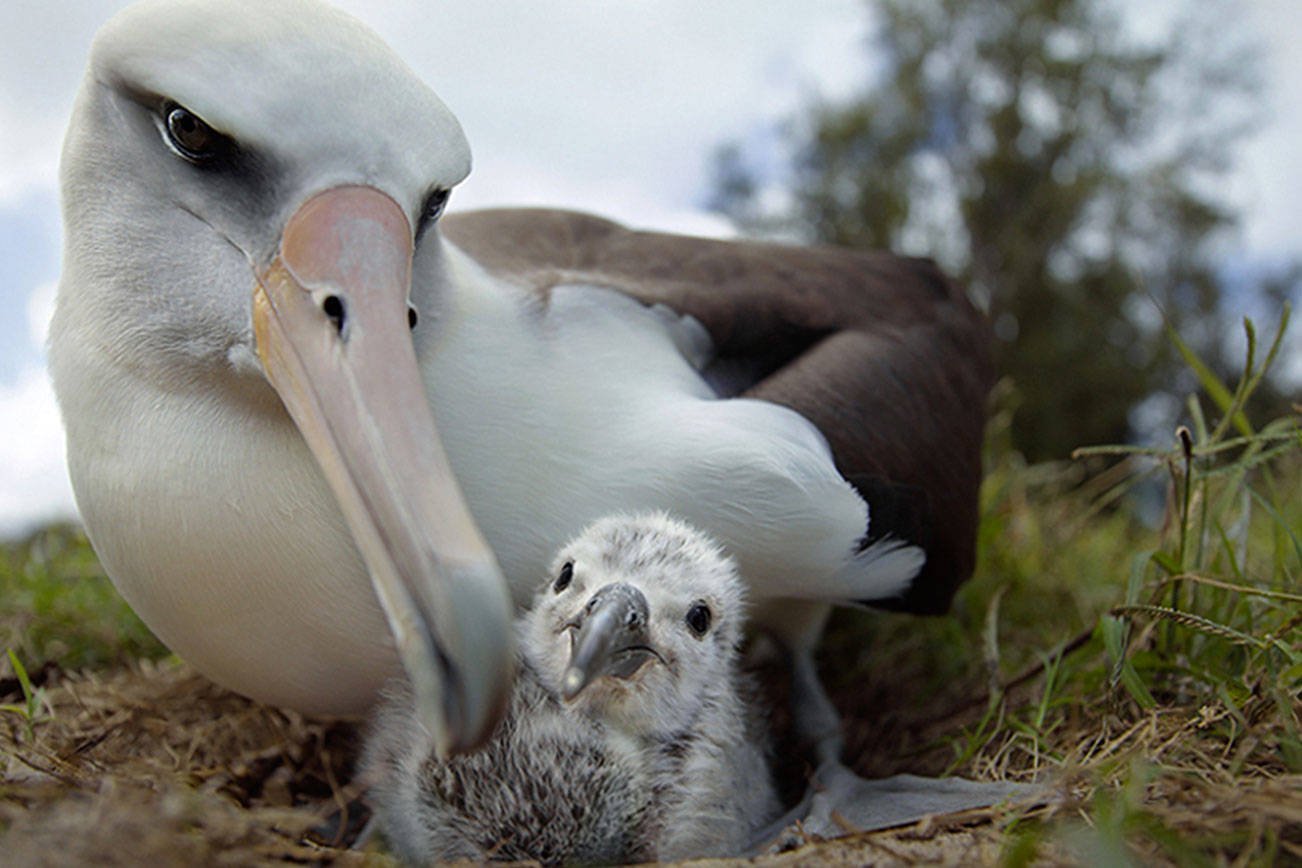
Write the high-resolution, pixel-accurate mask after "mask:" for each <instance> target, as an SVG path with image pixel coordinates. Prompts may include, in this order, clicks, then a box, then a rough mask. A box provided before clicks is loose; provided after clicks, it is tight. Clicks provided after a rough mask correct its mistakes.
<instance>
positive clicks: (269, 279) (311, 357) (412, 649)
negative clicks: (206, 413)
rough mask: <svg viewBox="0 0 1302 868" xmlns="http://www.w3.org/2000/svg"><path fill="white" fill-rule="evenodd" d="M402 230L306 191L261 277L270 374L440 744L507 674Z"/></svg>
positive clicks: (504, 637)
mask: <svg viewBox="0 0 1302 868" xmlns="http://www.w3.org/2000/svg"><path fill="white" fill-rule="evenodd" d="M412 250H413V236H412V229H411V225H410V223H409V222H408V220H407V217H406V215H405V213H404V212H403V210H402V208H400V207H399V206H398V204H397V203H396V202H394V200H393V199H391V198H390V197H389V196H387V195H385V194H384V193H382V192H380V191H378V190H376V189H374V188H371V187H362V186H346V187H336V188H333V189H330V190H326V191H324V192H322V193H318V194H317V195H315V196H313V197H312V198H310V199H308V200H307V201H306V202H305V203H304V204H303V205H302V206H301V207H300V208H299V209H298V211H297V212H296V213H295V214H294V215H293V216H292V217H291V218H290V219H289V221H288V222H287V223H286V224H285V229H284V233H283V235H282V238H281V246H280V252H279V254H278V255H277V256H276V258H275V259H274V260H273V261H272V263H271V265H270V266H268V267H267V268H266V269H265V270H263V271H262V272H261V273H260V274H259V276H258V283H257V285H256V287H255V288H254V291H253V324H254V332H255V335H256V339H257V348H258V355H259V356H260V357H261V359H262V364H263V367H264V369H265V371H266V374H267V378H268V379H269V380H270V381H271V384H272V386H274V387H275V389H276V391H277V392H278V393H279V394H280V397H281V400H282V401H283V402H284V404H285V407H286V408H287V409H288V410H289V414H290V416H291V417H292V418H293V420H294V423H295V424H296V425H297V426H298V429H299V430H300V431H301V432H302V434H303V437H304V439H305V440H306V441H307V443H308V446H309V447H310V448H311V450H312V453H313V454H314V455H315V457H316V460H317V462H318V464H319V465H320V467H321V470H322V472H323V473H324V474H325V476H326V479H327V480H328V482H329V484H330V487H331V489H332V490H333V491H334V495H335V497H336V499H337V500H338V502H339V506H340V508H341V509H342V511H343V514H344V517H345V519H346V520H347V523H348V526H349V528H350V529H351V531H352V535H353V540H354V542H355V543H356V545H357V547H358V549H359V551H360V552H361V554H362V558H363V560H364V561H365V563H366V566H367V568H368V570H369V571H370V576H371V581H372V583H373V585H374V587H375V592H376V596H377V597H378V598H379V601H380V604H381V606H382V607H383V609H384V613H385V615H386V616H387V618H388V621H389V626H390V629H391V630H392V632H393V638H394V642H395V645H396V647H397V650H398V654H399V657H400V659H401V660H402V663H403V666H404V668H405V669H406V671H407V675H408V676H409V678H410V679H411V682H412V688H413V690H414V692H415V695H416V699H417V702H418V703H419V707H420V710H421V713H422V716H423V719H424V720H425V722H426V725H427V726H428V727H429V728H430V730H431V733H432V734H433V736H434V738H435V744H436V746H437V748H438V749H439V751H440V753H442V754H446V753H448V752H451V751H459V750H468V749H470V748H472V747H474V746H476V745H478V744H480V743H481V742H483V741H484V740H485V739H486V738H487V737H488V736H489V735H490V734H491V732H492V729H493V727H494V726H495V725H496V723H497V720H498V718H499V717H500V715H501V712H502V709H503V708H504V707H505V702H506V697H507V692H508V690H509V689H510V684H511V679H512V676H513V673H514V660H515V655H514V648H513V641H512V630H511V613H512V609H511V602H510V598H509V595H508V592H507V587H506V582H505V580H504V579H503V577H502V573H501V570H500V568H499V567H498V565H497V561H496V560H495V558H494V557H493V553H492V551H491V550H490V549H489V548H488V545H487V543H485V542H484V538H483V536H482V535H481V534H480V532H479V529H478V527H477V526H476V524H475V520H474V518H473V517H472V516H471V514H470V510H469V508H468V507H467V505H466V502H465V499H464V497H463V496H462V493H461V488H460V486H459V485H458V483H457V479H456V477H455V475H454V474H453V472H452V468H451V466H450V465H449V464H448V459H447V455H446V454H445V452H444V450H443V445H442V442H441V441H440V440H439V436H438V432H437V429H436V428H435V425H434V417H433V414H432V412H431V411H430V406H429V401H428V399H427V397H426V392H425V386H424V382H423V381H422V379H421V374H420V369H419V366H418V364H417V361H416V354H415V350H414V349H413V345H412V339H411V334H410V327H409V323H408V316H409V312H408V297H409V295H410V289H411V260H412Z"/></svg>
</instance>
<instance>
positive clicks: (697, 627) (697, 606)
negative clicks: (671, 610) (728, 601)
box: [684, 600, 714, 639]
mask: <svg viewBox="0 0 1302 868" xmlns="http://www.w3.org/2000/svg"><path fill="white" fill-rule="evenodd" d="M713 617H714V616H713V614H712V613H711V612H710V607H709V606H707V605H706V604H705V601H704V600H697V601H696V602H695V603H692V607H691V608H690V609H688V610H687V617H686V618H685V619H684V620H686V621H687V629H689V630H691V631H692V632H693V633H694V634H695V635H696V637H697V638H698V639H699V638H700V637H701V636H704V635H705V631H706V630H708V629H710V621H711V620H712V619H713Z"/></svg>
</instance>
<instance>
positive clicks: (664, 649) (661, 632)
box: [522, 513, 744, 737]
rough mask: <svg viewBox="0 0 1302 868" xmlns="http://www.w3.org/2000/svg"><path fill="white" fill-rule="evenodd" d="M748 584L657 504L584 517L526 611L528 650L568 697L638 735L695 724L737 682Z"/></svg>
mask: <svg viewBox="0 0 1302 868" xmlns="http://www.w3.org/2000/svg"><path fill="white" fill-rule="evenodd" d="M743 594H744V592H743V585H742V581H741V578H740V577H739V576H738V574H737V570H736V567H735V566H734V565H733V562H732V560H731V559H729V558H728V557H727V556H726V555H725V554H724V553H723V552H722V550H721V549H720V548H719V547H718V546H717V545H716V544H715V543H714V542H712V541H711V540H710V539H709V538H707V537H706V536H704V535H703V534H701V533H700V532H699V531H697V530H695V529H693V528H691V527H689V526H687V525H685V524H683V523H682V522H679V521H676V520H674V519H672V518H669V517H668V516H666V515H664V514H663V513H651V514H648V515H642V516H636V517H627V516H613V517H609V518H605V519H601V520H599V521H597V522H595V523H594V524H592V525H590V526H589V527H588V528H587V529H585V530H584V531H583V532H582V533H580V534H579V536H578V537H577V538H575V539H574V540H573V541H572V542H571V543H570V544H569V545H567V546H565V548H564V549H562V551H561V553H560V555H559V556H558V557H557V560H556V563H555V569H554V570H553V573H552V575H551V577H550V578H549V579H548V582H547V584H546V586H544V587H543V588H542V589H541V590H540V591H539V592H538V595H537V598H536V600H535V602H534V607H533V609H531V610H530V612H529V614H528V615H527V616H525V620H524V624H523V637H522V648H523V651H524V655H525V659H526V660H527V661H528V662H529V664H530V665H531V666H532V667H533V668H534V669H535V670H536V671H537V672H538V674H539V677H540V678H541V679H542V682H543V683H544V685H546V686H547V687H548V688H549V689H550V690H552V691H554V692H555V693H556V694H557V695H559V696H560V697H561V698H562V699H563V700H564V701H566V702H567V703H571V704H573V705H574V706H575V707H577V708H579V709H580V710H582V711H584V712H586V713H588V714H591V715H593V716H597V717H601V718H602V719H604V720H607V721H609V722H611V723H613V724H615V725H617V726H619V727H620V728H621V729H623V730H625V731H627V732H630V733H634V734H637V735H639V736H652V737H672V736H674V735H676V734H678V733H681V732H683V731H685V730H687V729H689V728H690V727H692V726H693V725H694V724H695V723H696V722H697V721H699V720H700V719H701V716H702V714H703V712H704V710H706V709H707V708H709V707H711V706H712V705H717V701H718V700H717V697H718V696H719V694H720V692H721V691H727V690H731V689H733V688H734V686H735V677H736V675H735V664H736V660H737V645H738V643H739V641H740V639H741V624H742V616H743V611H742V610H743V601H744V597H743Z"/></svg>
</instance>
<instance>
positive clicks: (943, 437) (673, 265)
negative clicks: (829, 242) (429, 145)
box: [442, 209, 993, 613]
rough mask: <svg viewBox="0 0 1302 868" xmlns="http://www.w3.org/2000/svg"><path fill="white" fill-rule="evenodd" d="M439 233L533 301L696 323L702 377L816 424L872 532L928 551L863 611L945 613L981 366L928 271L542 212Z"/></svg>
mask: <svg viewBox="0 0 1302 868" xmlns="http://www.w3.org/2000/svg"><path fill="white" fill-rule="evenodd" d="M442 228H443V233H444V235H445V236H446V237H447V238H448V239H449V240H451V241H452V242H453V243H454V244H456V245H457V246H458V247H460V248H461V249H463V250H464V251H466V252H467V253H468V254H470V255H471V256H472V257H474V258H475V259H476V260H478V261H479V262H480V263H481V264H482V265H483V266H484V267H485V268H486V269H487V270H489V271H490V272H492V273H494V274H496V275H498V276H500V277H503V278H507V279H510V280H513V281H516V282H518V283H520V284H522V285H524V286H527V287H529V288H531V289H534V290H536V291H538V292H540V293H543V294H545V293H546V292H547V291H548V290H550V289H551V288H552V287H554V286H557V285H559V284H563V283H588V284H595V285H600V286H608V287H611V288H614V289H618V290H620V291H621V292H625V293H627V294H628V295H631V296H633V297H635V298H638V299H640V300H642V301H644V302H646V303H654V302H661V303H663V304H666V305H668V306H670V307H672V308H674V309H675V310H677V311H680V312H682V313H687V314H691V315H692V316H694V317H696V318H697V319H698V320H700V321H701V323H702V324H704V326H705V327H706V329H707V330H708V331H709V333H710V335H711V336H712V337H713V339H714V342H715V348H716V351H717V353H718V358H717V359H716V360H715V362H714V363H713V364H712V365H711V369H710V370H707V376H710V377H711V379H712V380H713V381H715V382H716V383H721V384H724V388H725V389H726V390H727V391H729V392H730V393H740V394H745V395H747V396H749V397H755V398H763V399H765V400H769V401H773V402H775V403H778V404H783V405H785V406H787V407H790V408H792V409H794V410H796V411H797V412H799V413H801V414H802V415H804V416H805V417H806V418H807V419H809V420H810V421H811V422H813V423H814V424H815V425H816V426H818V428H819V429H820V430H821V431H822V432H823V434H824V436H826V437H827V440H828V442H829V443H830V444H831V447H832V451H833V453H834V455H835V457H836V462H837V466H838V468H839V469H840V471H841V473H842V474H843V475H844V476H845V477H846V478H847V479H848V480H849V481H850V482H852V483H853V484H854V485H855V486H856V488H858V490H859V491H860V492H861V493H862V494H863V495H864V497H865V499H867V500H868V503H869V508H870V516H871V517H870V528H871V532H870V535H869V536H870V538H871V539H875V538H878V537H881V536H884V535H886V534H888V533H889V534H892V535H894V536H896V537H901V538H904V539H908V540H909V541H911V542H915V543H918V544H920V545H922V546H923V547H924V548H925V549H926V552H927V562H926V566H925V567H924V568H923V571H922V573H921V575H920V576H919V577H918V579H917V580H916V581H915V582H914V584H913V586H912V587H911V589H910V590H909V592H908V593H907V594H906V595H905V596H904V597H903V598H901V599H899V600H893V601H872V602H873V604H874V605H882V606H885V607H887V608H895V609H903V610H906V611H913V612H926V613H936V612H943V611H945V610H946V609H947V608H948V606H949V603H950V599H951V598H952V597H953V594H954V591H955V590H956V589H957V588H958V586H959V584H960V583H962V582H963V581H964V580H965V579H967V577H968V576H969V575H971V572H972V568H973V564H974V559H975V545H976V524H977V488H978V485H979V484H980V480H981V438H982V434H983V430H984V425H985V410H986V397H987V393H988V392H989V389H990V386H991V383H992V380H993V366H992V363H991V357H990V346H989V340H990V339H989V332H988V327H987V323H986V321H985V318H984V317H983V316H982V315H981V314H980V313H979V312H978V311H977V310H976V309H975V308H974V307H973V306H972V304H971V302H970V301H969V300H968V299H967V297H966V295H965V294H964V292H963V291H962V290H961V289H960V288H959V287H958V286H956V285H955V284H954V283H952V282H951V281H949V280H948V279H946V278H945V277H944V275H942V274H941V273H940V272H939V271H938V270H937V269H936V267H935V266H934V265H933V264H932V263H931V262H930V261H927V260H921V259H909V258H904V257H899V256H894V255H891V254H886V253H866V252H860V251H852V250H846V249H841V248H833V247H792V246H786V245H779V244H767V243H759V242H749V241H738V242H733V241H714V240H708V239H702V238H689V237H684V236H676V235H666V234H661V233H655V232H634V231H630V230H628V229H625V228H624V227H622V226H620V225H618V224H616V223H612V222H610V221H607V220H602V219H600V218H597V217H592V216H589V215H585V214H578V213H574V212H567V211H552V210H540V209H521V210H492V211H478V212H468V213H461V214H455V215H449V216H448V217H446V218H444V222H443V227H442ZM729 386H731V388H730V387H729Z"/></svg>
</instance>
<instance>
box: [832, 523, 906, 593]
mask: <svg viewBox="0 0 1302 868" xmlns="http://www.w3.org/2000/svg"><path fill="white" fill-rule="evenodd" d="M926 562H927V554H926V552H924V551H923V550H922V549H921V548H920V547H919V546H915V545H911V544H910V543H907V542H905V541H904V540H899V539H892V538H891V537H884V538H882V539H879V540H877V541H876V542H874V543H873V544H872V545H870V546H868V547H867V548H865V549H864V550H863V551H860V552H857V553H855V555H854V556H853V557H851V558H850V561H849V563H847V564H846V565H845V566H844V567H842V568H841V569H840V570H838V571H837V573H836V576H835V577H834V578H833V581H834V583H835V584H837V585H839V586H840V587H841V588H842V589H843V591H842V593H844V595H845V596H844V602H847V603H865V602H868V601H870V600H887V599H891V598H893V597H898V596H900V595H902V594H903V593H904V592H905V591H907V590H908V589H909V584H910V583H911V582H912V581H913V579H914V578H915V577H916V576H917V575H918V573H919V572H920V571H921V570H922V565H923V564H925V563H926Z"/></svg>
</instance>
